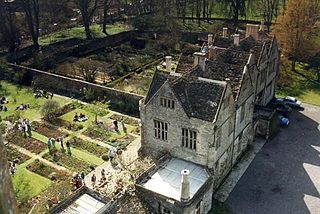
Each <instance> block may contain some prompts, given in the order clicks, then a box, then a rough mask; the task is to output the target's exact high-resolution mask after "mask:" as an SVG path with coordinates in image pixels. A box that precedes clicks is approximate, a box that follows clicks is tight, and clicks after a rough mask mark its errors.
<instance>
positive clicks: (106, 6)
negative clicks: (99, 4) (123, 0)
mask: <svg viewBox="0 0 320 214" xmlns="http://www.w3.org/2000/svg"><path fill="white" fill-rule="evenodd" d="M111 3H112V0H103V23H102V32H103V33H104V34H106V35H108V33H107V21H108V11H109V8H110V6H111Z"/></svg>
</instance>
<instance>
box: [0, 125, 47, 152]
mask: <svg viewBox="0 0 320 214" xmlns="http://www.w3.org/2000/svg"><path fill="white" fill-rule="evenodd" d="M6 140H7V141H8V142H9V143H12V144H15V145H17V146H20V147H22V148H25V149H27V150H29V151H30V152H32V153H35V154H39V153H41V152H42V151H43V150H44V149H46V148H47V146H46V145H45V144H44V143H42V142H40V141H39V140H36V139H33V138H30V137H26V138H25V137H24V136H23V133H22V131H15V132H13V133H10V134H9V135H7V137H6Z"/></svg>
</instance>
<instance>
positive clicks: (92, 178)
mask: <svg viewBox="0 0 320 214" xmlns="http://www.w3.org/2000/svg"><path fill="white" fill-rule="evenodd" d="M96 180H97V177H96V174H95V173H93V174H92V176H91V183H92V189H94V188H95V186H96Z"/></svg>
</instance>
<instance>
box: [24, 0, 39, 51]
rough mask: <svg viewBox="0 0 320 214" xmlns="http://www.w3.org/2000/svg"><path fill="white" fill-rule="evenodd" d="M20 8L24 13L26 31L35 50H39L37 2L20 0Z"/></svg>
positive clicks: (36, 0) (34, 0)
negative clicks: (27, 30)
mask: <svg viewBox="0 0 320 214" xmlns="http://www.w3.org/2000/svg"><path fill="white" fill-rule="evenodd" d="M21 3H22V8H23V10H24V13H25V18H26V22H27V25H28V29H29V32H30V35H31V38H32V41H33V46H34V48H35V49H39V42H38V39H39V1H38V0H22V1H21Z"/></svg>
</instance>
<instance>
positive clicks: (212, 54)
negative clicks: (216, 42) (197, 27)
mask: <svg viewBox="0 0 320 214" xmlns="http://www.w3.org/2000/svg"><path fill="white" fill-rule="evenodd" d="M208 55H209V56H208V58H209V59H211V60H212V59H214V57H215V55H216V49H215V47H214V46H210V47H209V54H208Z"/></svg>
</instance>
